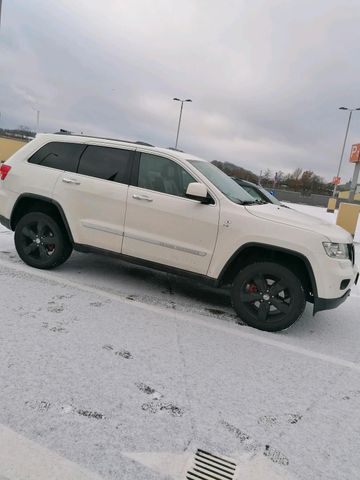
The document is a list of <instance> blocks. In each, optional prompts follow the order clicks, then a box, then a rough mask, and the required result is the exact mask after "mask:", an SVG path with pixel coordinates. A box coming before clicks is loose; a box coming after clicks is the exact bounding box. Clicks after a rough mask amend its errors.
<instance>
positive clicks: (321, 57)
mask: <svg viewBox="0 0 360 480" xmlns="http://www.w3.org/2000/svg"><path fill="white" fill-rule="evenodd" d="M3 3H4V5H3V21H2V33H1V35H2V38H3V43H2V46H1V57H0V68H1V76H0V105H1V106H0V110H1V112H2V123H3V125H4V124H5V121H6V122H7V124H8V125H9V126H17V125H18V124H26V123H28V124H29V125H30V126H33V125H34V123H35V113H34V110H33V109H34V108H36V109H37V108H38V109H40V110H41V125H42V127H43V129H44V130H49V131H54V130H55V129H57V128H60V127H63V128H71V129H74V130H77V131H86V132H87V133H91V134H101V135H112V136H119V137H122V138H133V139H143V140H146V141H149V142H151V143H155V144H159V145H164V146H170V145H172V144H173V143H174V138H175V133H176V125H177V118H178V107H179V105H178V104H176V103H175V102H172V100H171V99H172V97H173V96H180V97H181V96H183V97H189V96H190V97H191V98H192V99H193V103H192V104H189V105H186V106H185V109H184V121H183V124H182V130H181V134H180V147H182V148H184V149H186V150H189V151H192V152H193V153H195V154H197V155H200V156H204V157H206V158H209V159H210V160H212V159H215V158H216V159H219V160H223V161H232V162H234V163H238V164H239V165H242V166H244V167H245V168H250V169H253V170H254V171H255V172H256V171H259V170H260V169H264V168H270V169H272V170H278V169H281V170H284V171H289V170H292V169H294V168H296V167H298V166H300V167H302V168H304V169H307V168H310V169H314V170H315V171H316V172H317V173H320V174H321V175H324V176H325V177H326V178H328V179H329V178H331V177H332V176H333V175H334V174H335V173H336V169H337V164H338V159H339V153H340V148H341V143H342V140H343V135H344V132H345V126H346V113H345V114H344V112H339V111H337V108H338V107H339V106H340V105H342V104H346V105H349V106H351V105H355V106H356V105H357V101H359V102H360V98H359V92H358V90H359V89H358V86H357V83H358V77H359V73H360V67H359V66H358V64H357V58H356V52H357V45H358V43H359V34H358V24H359V20H360V11H359V9H358V3H357V0H353V1H347V0H319V1H318V2H313V1H311V2H310V1H309V0H304V1H303V2H301V3H299V2H297V1H295V0H289V1H286V2H283V1H281V2H279V1H277V0H271V1H268V0H253V1H251V2H248V1H245V0H243V1H233V0H228V1H227V2H226V6H225V7H224V5H223V4H221V3H220V2H217V1H215V0H208V1H205V0H199V1H197V2H194V1H190V0H188V1H183V2H181V4H179V3H178V2H175V1H164V0H158V1H157V2H146V1H145V0H143V1H140V0H135V1H131V2H130V1H122V2H116V1H110V0H109V1H108V2H106V8H105V7H104V2H98V1H95V0H87V1H85V0H78V1H76V2H74V1H72V0H59V1H57V2H47V1H45V0H32V1H31V2H21V1H20V0H12V1H11V2H10V1H9V0H4V2H3ZM359 127H360V116H358V117H356V115H354V120H353V124H352V128H351V132H350V135H349V146H348V148H347V150H349V149H350V144H351V143H355V142H357V141H360V130H359ZM357 132H359V133H358V134H359V136H357ZM347 153H348V152H347ZM344 165H345V166H344V169H343V177H344V178H345V179H347V178H348V177H350V175H351V167H350V166H349V165H348V163H347V161H345V162H344Z"/></svg>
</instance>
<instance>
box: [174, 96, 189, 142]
mask: <svg viewBox="0 0 360 480" xmlns="http://www.w3.org/2000/svg"><path fill="white" fill-rule="evenodd" d="M173 100H175V101H176V102H181V107H180V115H179V123H178V128H177V133H176V142H175V149H177V146H178V140H179V132H180V124H181V117H182V111H183V105H184V103H185V102H192V100H191V98H187V99H186V100H181V99H180V98H176V97H175V98H173Z"/></svg>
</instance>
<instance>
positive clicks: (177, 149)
mask: <svg viewBox="0 0 360 480" xmlns="http://www.w3.org/2000/svg"><path fill="white" fill-rule="evenodd" d="M168 150H174V151H175V152H181V153H185V152H184V150H180V149H179V148H175V147H168Z"/></svg>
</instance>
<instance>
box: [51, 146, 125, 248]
mask: <svg viewBox="0 0 360 480" xmlns="http://www.w3.org/2000/svg"><path fill="white" fill-rule="evenodd" d="M84 147H85V148H84V151H83V152H82V154H81V156H80V158H79V164H78V168H77V172H72V173H71V172H63V174H62V175H61V176H60V178H59V179H58V181H57V184H56V187H55V190H54V199H55V200H56V201H57V202H59V203H60V205H61V206H62V207H63V209H64V212H65V216H66V218H67V221H68V223H69V226H70V229H71V232H72V235H73V238H74V241H75V243H77V244H80V245H90V246H93V247H97V248H100V249H105V250H111V251H113V252H118V253H120V252H121V248H122V240H123V232H124V220H125V211H126V199H127V191H128V179H129V174H130V165H131V159H132V156H133V155H134V150H132V149H131V148H128V149H122V148H114V147H113V146H111V147H109V146H106V145H86V146H84Z"/></svg>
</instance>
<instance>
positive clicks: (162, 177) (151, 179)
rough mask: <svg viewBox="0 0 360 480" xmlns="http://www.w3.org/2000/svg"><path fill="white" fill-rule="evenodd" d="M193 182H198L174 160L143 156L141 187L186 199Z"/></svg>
mask: <svg viewBox="0 0 360 480" xmlns="http://www.w3.org/2000/svg"><path fill="white" fill-rule="evenodd" d="M192 182H196V180H195V179H194V178H193V177H192V176H191V175H190V174H189V173H188V172H187V171H186V170H184V169H183V168H182V167H181V166H180V165H178V164H177V163H175V162H173V161H172V160H169V159H168V158H164V157H159V156H157V155H151V154H149V153H142V154H141V157H140V165H139V178H138V186H139V187H141V188H147V189H148V190H154V191H156V192H161V193H167V194H168V195H175V196H177V197H185V196H186V195H185V194H186V190H187V187H188V185H189V183H192Z"/></svg>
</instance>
